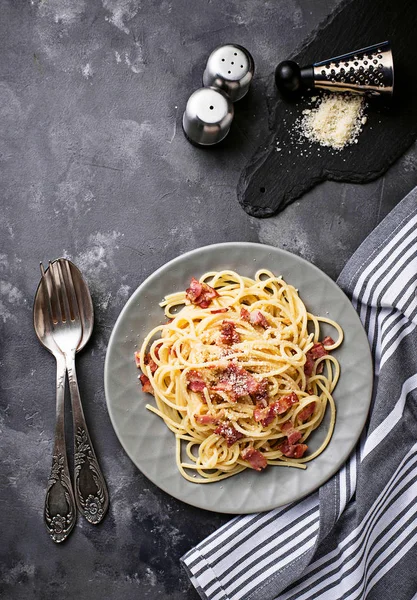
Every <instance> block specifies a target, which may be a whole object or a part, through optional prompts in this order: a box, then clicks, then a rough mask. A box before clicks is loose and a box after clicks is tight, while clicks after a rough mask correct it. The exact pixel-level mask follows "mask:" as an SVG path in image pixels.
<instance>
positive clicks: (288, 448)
mask: <svg viewBox="0 0 417 600" xmlns="http://www.w3.org/2000/svg"><path fill="white" fill-rule="evenodd" d="M307 448H308V446H307V444H287V443H284V444H281V445H280V446H279V447H278V450H281V452H282V454H283V455H284V456H287V457H288V458H302V457H303V456H304V453H305V451H306V450H307Z"/></svg>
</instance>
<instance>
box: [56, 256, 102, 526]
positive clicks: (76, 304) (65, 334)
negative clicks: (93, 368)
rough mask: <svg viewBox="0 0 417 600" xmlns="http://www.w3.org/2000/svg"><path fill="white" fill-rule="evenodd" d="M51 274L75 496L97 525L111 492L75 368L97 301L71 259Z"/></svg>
mask: <svg viewBox="0 0 417 600" xmlns="http://www.w3.org/2000/svg"><path fill="white" fill-rule="evenodd" d="M73 272H77V277H73ZM49 274H50V277H49V279H50V282H51V296H50V299H51V305H52V327H53V338H54V341H55V343H56V345H57V346H58V348H59V349H60V350H61V352H62V354H63V355H64V357H65V364H66V367H67V373H68V382H69V388H70V393H71V402H72V416H73V423H74V493H75V500H76V502H77V507H78V510H79V511H80V513H81V514H82V515H83V516H84V517H85V518H86V519H87V521H89V522H90V523H92V524H94V525H96V524H98V523H100V522H101V521H102V519H103V518H104V515H105V514H106V512H107V508H108V505H109V495H108V491H107V486H106V482H105V480H104V477H103V474H102V472H101V469H100V466H99V463H98V460H97V457H96V454H95V452H94V448H93V444H92V442H91V438H90V435H89V433H88V429H87V424H86V422H85V417H84V412H83V408H82V404H81V397H80V392H79V389H78V382H77V374H76V370H75V353H76V351H77V350H78V349H79V348H80V343H82V341H83V338H84V336H87V335H88V337H89V335H90V334H91V331H92V328H93V319H94V312H93V304H92V302H91V296H90V292H89V289H88V286H87V284H86V282H85V281H84V279H83V277H82V275H81V273H80V272H79V271H78V270H77V269H76V267H75V265H73V264H72V263H71V262H70V261H69V260H67V259H65V258H58V259H57V260H54V261H53V262H52V263H49Z"/></svg>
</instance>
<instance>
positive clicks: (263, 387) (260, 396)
mask: <svg viewBox="0 0 417 600" xmlns="http://www.w3.org/2000/svg"><path fill="white" fill-rule="evenodd" d="M268 396H269V390H268V380H267V379H261V381H258V389H257V390H256V392H254V393H253V394H252V398H253V399H254V400H255V402H256V404H257V406H258V407H264V408H266V407H267V406H268Z"/></svg>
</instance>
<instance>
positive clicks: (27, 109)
mask: <svg viewBox="0 0 417 600" xmlns="http://www.w3.org/2000/svg"><path fill="white" fill-rule="evenodd" d="M336 4H337V2H336V1H335V0H322V1H321V2H317V1H314V0H275V1H272V0H269V1H267V2H262V1H260V0H258V1H255V0H212V1H211V2H210V1H209V0H206V1H203V0H193V1H192V2H191V1H190V0H188V1H187V0H177V1H176V2H174V1H172V2H170V1H168V0H164V1H162V2H160V1H154V2H151V1H148V2H145V1H143V2H139V1H136V0H131V1H130V0H102V2H98V1H96V0H39V1H38V0H32V1H31V2H28V1H25V2H24V1H18V0H14V1H12V0H9V1H7V0H0V7H1V11H0V14H1V19H0V48H1V54H0V115H1V116H0V161H1V169H0V178H1V187H0V189H1V196H0V197H1V207H2V210H1V216H0V232H1V233H0V236H1V237H0V244H1V247H0V269H1V271H0V279H1V281H0V324H1V328H2V329H1V348H0V352H1V355H0V368H1V373H0V386H1V404H0V444H1V466H0V486H1V487H0V527H1V538H0V539H1V543H0V553H1V559H0V561H1V562H0V596H1V597H2V599H9V598H13V599H25V600H26V599H28V600H32V599H35V598H42V599H45V600H48V599H50V598H56V597H59V598H61V599H62V600H69V599H73V598H80V599H84V598H85V599H89V600H98V599H99V598H106V600H113V599H119V598H120V599H121V598H123V600H130V599H132V600H133V599H141V598H149V599H151V600H153V599H156V598H171V599H173V600H176V599H180V598H181V599H182V598H185V599H189V600H191V599H194V600H195V598H196V597H197V595H196V593H195V592H194V590H193V589H191V588H190V584H189V583H188V580H187V579H186V577H185V575H184V573H183V571H182V569H181V567H180V565H179V557H180V556H181V554H183V553H184V552H185V551H186V550H188V549H189V548H190V547H191V546H192V545H193V544H194V543H196V542H198V541H199V540H201V539H202V538H203V537H204V536H205V535H207V534H209V533H211V532H212V531H213V530H214V529H215V528H216V527H218V526H219V525H220V524H221V523H223V522H225V521H226V520H227V517H225V516H222V515H215V514H211V513H206V512H204V511H200V510H197V509H193V508H191V507H189V506H186V505H184V504H182V503H180V502H177V501H175V500H173V499H171V498H169V497H168V496H167V495H166V494H164V493H163V492H160V491H159V490H158V489H157V488H155V487H154V486H153V485H152V484H151V483H150V482H148V481H147V480H146V479H145V478H144V477H143V476H142V475H141V473H140V472H138V471H137V469H136V468H135V467H134V466H133V465H132V464H131V463H130V461H129V459H128V458H127V457H126V456H125V454H124V452H123V450H122V449H121V447H120V445H119V443H118V441H117V440H116V437H115V434H114V433H113V430H112V427H111V425H110V421H109V418H108V415H107V411H106V406H105V399H104V391H103V364H104V356H105V351H106V344H107V341H108V338H109V335H110V331H111V328H112V326H113V324H114V322H115V320H116V318H117V315H118V313H119V311H120V309H121V308H122V306H123V304H124V302H125V301H126V299H127V298H128V297H129V295H130V293H131V292H132V291H133V290H134V289H135V288H136V286H137V285H138V284H139V283H140V282H141V281H143V279H144V278H145V277H146V276H147V275H149V274H150V273H151V272H152V271H153V270H154V269H155V268H157V267H159V266H160V265H161V264H163V263H164V262H166V261H167V260H169V259H171V258H173V257H175V256H177V255H178V254H180V253H182V252H185V251H187V250H190V249H192V248H196V247H198V246H201V245H205V244H208V243H212V242H220V241H226V240H227V241H229V240H248V241H258V240H259V241H261V242H264V243H269V244H272V245H275V246H280V247H283V248H286V249H287V250H290V251H293V252H295V253H296V254H299V255H301V256H303V257H305V258H307V259H308V260H311V261H312V262H314V263H315V264H316V265H318V266H319V267H321V268H322V269H323V270H324V271H326V272H327V273H328V274H329V275H330V276H332V277H336V276H337V274H338V273H339V271H340V270H341V268H342V267H343V265H344V264H345V262H346V261H347V259H348V258H349V256H350V255H351V254H352V252H353V251H354V250H355V248H356V247H357V246H358V245H359V243H360V242H361V241H362V240H363V239H364V238H365V236H366V235H367V233H368V232H369V231H371V230H372V229H373V227H374V226H375V225H376V224H377V223H378V222H379V221H380V220H381V219H382V218H383V217H384V216H385V215H386V214H387V212H388V211H389V210H390V208H391V207H392V206H394V205H395V204H396V203H397V202H398V201H399V200H400V199H401V198H402V197H403V196H404V195H405V193H406V192H408V191H409V190H410V189H411V188H412V187H413V186H414V185H416V183H417V172H416V155H417V150H416V147H414V148H412V149H410V151H409V152H408V153H407V155H405V156H404V157H403V158H402V159H401V160H400V161H399V162H398V163H397V164H396V165H394V167H393V168H392V169H391V170H390V171H389V172H388V173H387V175H386V176H385V177H384V178H382V179H380V180H379V181H376V182H374V183H372V184H368V185H365V186H354V185H340V184H336V183H326V184H323V185H321V186H320V187H317V188H316V189H314V190H313V191H312V192H311V193H309V194H308V195H306V196H305V197H304V198H302V199H300V200H299V201H297V202H296V203H295V204H293V205H292V206H290V207H289V208H287V209H286V210H285V212H283V213H282V214H280V215H278V216H276V217H274V218H272V219H269V220H263V221H257V220H255V219H253V218H250V217H248V216H247V215H246V214H245V213H244V212H243V211H242V210H241V208H240V207H239V205H238V203H237V200H236V192H235V187H236V183H237V180H238V177H239V174H240V171H241V169H242V168H243V166H244V165H245V162H246V161H247V159H248V158H249V157H250V156H251V154H252V152H253V151H254V149H255V148H256V146H257V145H258V144H259V143H260V142H261V141H262V137H263V135H264V132H265V130H266V124H267V112H266V97H265V96H266V88H267V83H268V82H269V81H270V78H271V74H272V72H273V70H274V68H275V65H276V63H277V62H279V61H280V60H282V59H284V58H286V57H287V56H288V55H290V54H291V53H293V52H294V51H295V49H296V48H297V47H298V46H299V45H300V43H301V42H302V40H303V38H304V37H305V36H306V35H307V34H309V33H310V31H311V30H312V29H314V27H315V26H316V25H317V24H318V23H319V22H320V21H321V20H322V19H323V18H324V17H325V16H326V15H327V14H329V12H330V11H331V10H332V9H333V8H334V7H335V6H336ZM228 41H232V42H237V43H239V44H242V45H244V46H246V47H247V48H248V49H249V50H250V51H251V52H252V54H253V56H254V59H255V63H256V67H257V72H256V79H255V81H254V84H253V87H252V90H251V92H250V94H249V96H248V97H247V98H246V99H245V100H243V101H242V102H241V105H240V106H237V107H236V109H237V110H236V112H237V116H236V119H235V122H234V124H233V129H232V132H231V134H230V135H229V137H228V138H227V141H226V143H225V144H224V146H223V147H222V148H217V149H212V150H210V151H202V150H198V149H196V148H194V147H192V146H191V145H190V144H188V143H187V142H186V140H185V138H184V136H183V134H182V131H181V125H180V119H181V114H182V110H183V107H184V104H185V102H186V99H187V97H188V95H189V94H190V92H191V91H192V90H194V89H196V88H197V87H199V85H200V78H201V75H202V71H203V68H204V63H205V60H206V58H207V56H208V54H209V53H210V51H211V50H212V49H213V48H214V47H215V46H216V45H217V44H220V43H226V42H228ZM374 41H375V40H370V43H372V42H374ZM347 43H348V42H347ZM312 58H316V59H321V58H325V57H312ZM371 151H377V149H371ZM60 255H66V256H69V257H71V258H72V259H73V260H74V261H75V263H76V264H77V265H78V266H79V267H80V268H81V270H82V271H83V273H84V274H85V276H86V278H87V279H88V282H89V284H90V286H91V292H92V295H93V301H94V304H95V309H96V327H95V334H94V338H93V340H92V342H91V344H90V345H89V346H88V347H87V350H86V351H85V352H84V353H83V355H82V356H80V357H79V360H78V371H79V378H80V386H81V390H82V396H83V398H84V400H85V412H86V416H87V419H88V422H89V424H90V428H91V433H92V437H93V440H94V442H95V445H96V449H97V452H98V454H99V456H100V459H101V463H102V466H103V469H104V471H105V474H106V477H107V481H108V485H109V491H110V496H111V507H110V511H109V514H108V516H107V518H106V520H105V522H104V523H103V524H102V525H101V526H99V527H98V528H93V527H92V526H90V525H89V524H87V523H86V522H84V521H82V520H79V522H78V525H77V528H76V530H75V531H74V532H73V534H72V535H71V537H70V538H69V540H68V541H67V542H66V543H65V544H64V545H63V546H60V547H57V546H55V545H54V544H53V543H52V542H51V541H50V540H49V538H48V537H47V534H46V532H45V530H44V525H43V521H42V510H43V501H44V493H45V484H46V479H47V476H48V473H49V469H50V460H51V449H52V431H53V427H54V361H53V359H52V357H50V356H49V355H48V354H47V352H46V351H45V350H44V349H43V348H42V347H41V346H40V344H39V343H38V341H37V340H36V338H35V335H34V332H33V330H32V323H31V319H32V314H31V306H32V301H33V295H34V292H35V290H36V286H37V283H38V263H39V261H40V260H48V259H52V258H56V257H57V256H60Z"/></svg>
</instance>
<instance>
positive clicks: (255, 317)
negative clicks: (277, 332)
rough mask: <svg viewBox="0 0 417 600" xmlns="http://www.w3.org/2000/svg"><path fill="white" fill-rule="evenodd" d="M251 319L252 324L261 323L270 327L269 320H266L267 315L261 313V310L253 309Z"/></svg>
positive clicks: (266, 327) (262, 325) (264, 326)
mask: <svg viewBox="0 0 417 600" xmlns="http://www.w3.org/2000/svg"><path fill="white" fill-rule="evenodd" d="M249 319H250V322H251V323H252V325H260V326H261V327H263V328H264V329H268V327H269V323H268V321H267V320H266V318H265V316H264V315H263V314H262V313H261V311H260V310H253V311H252V312H251V313H250V317H249Z"/></svg>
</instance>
